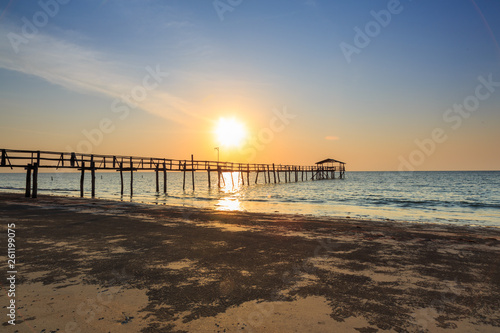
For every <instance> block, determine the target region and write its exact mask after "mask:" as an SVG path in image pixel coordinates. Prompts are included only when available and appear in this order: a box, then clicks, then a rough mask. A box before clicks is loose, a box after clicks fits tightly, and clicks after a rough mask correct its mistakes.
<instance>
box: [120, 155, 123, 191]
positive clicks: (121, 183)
mask: <svg viewBox="0 0 500 333" xmlns="http://www.w3.org/2000/svg"><path fill="white" fill-rule="evenodd" d="M120 194H121V195H122V196H123V162H122V163H120Z"/></svg>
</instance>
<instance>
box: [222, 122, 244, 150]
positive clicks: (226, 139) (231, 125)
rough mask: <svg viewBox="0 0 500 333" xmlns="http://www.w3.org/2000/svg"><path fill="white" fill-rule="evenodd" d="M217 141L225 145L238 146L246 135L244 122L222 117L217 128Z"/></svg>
mask: <svg viewBox="0 0 500 333" xmlns="http://www.w3.org/2000/svg"><path fill="white" fill-rule="evenodd" d="M215 134H216V135H217V141H218V142H219V144H220V145H222V146H225V147H238V146H240V145H241V144H242V142H243V139H244V138H245V136H246V130H245V127H244V126H243V124H241V123H240V122H238V121H237V120H235V119H233V118H230V119H227V118H220V119H219V122H218V123H217V127H216V129H215Z"/></svg>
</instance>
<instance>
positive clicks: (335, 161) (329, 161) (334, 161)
mask: <svg viewBox="0 0 500 333" xmlns="http://www.w3.org/2000/svg"><path fill="white" fill-rule="evenodd" d="M325 163H340V164H345V163H344V162H341V161H337V160H334V159H333V158H327V159H325V160H322V161H319V162H316V164H325Z"/></svg>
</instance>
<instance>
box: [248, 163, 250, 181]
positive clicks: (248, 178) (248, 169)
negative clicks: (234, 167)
mask: <svg viewBox="0 0 500 333" xmlns="http://www.w3.org/2000/svg"><path fill="white" fill-rule="evenodd" d="M247 185H250V165H249V164H247Z"/></svg>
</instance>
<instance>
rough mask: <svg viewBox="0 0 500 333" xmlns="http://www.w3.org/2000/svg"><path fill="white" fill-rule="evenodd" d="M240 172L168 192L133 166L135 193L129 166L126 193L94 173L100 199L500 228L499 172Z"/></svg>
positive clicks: (172, 177)
mask: <svg viewBox="0 0 500 333" xmlns="http://www.w3.org/2000/svg"><path fill="white" fill-rule="evenodd" d="M241 176H242V175H240V174H239V173H237V172H234V173H225V174H224V175H223V179H222V181H221V189H220V190H219V189H218V186H217V177H216V173H212V176H211V188H209V187H208V177H207V173H206V172H197V173H195V190H194V191H193V188H192V178H191V174H190V173H188V174H186V178H185V189H184V190H183V181H184V180H183V174H182V173H181V172H169V173H168V174H167V194H164V193H163V178H162V174H161V173H160V181H159V183H160V193H157V192H156V177H155V173H154V172H135V173H134V176H133V184H134V185H133V186H134V188H133V195H132V196H131V195H130V173H124V194H123V195H121V193H120V175H119V174H118V173H116V172H113V173H111V172H102V173H99V172H97V173H96V198H102V199H111V200H118V201H126V202H137V203H144V204H152V205H172V206H188V207H197V208H211V209H216V210H226V211H248V212H264V213H287V214H303V215H311V216H329V217H341V218H346V217H348V218H353V219H354V218H355V219H366V220H377V221H406V222H413V223H441V224H455V225H479V226H491V227H500V171H451V172H450V171H415V172H346V175H345V178H344V179H338V178H337V179H328V180H314V181H311V180H306V181H301V179H302V177H301V176H302V175H301V174H299V176H298V179H299V182H295V176H292V182H288V183H284V182H283V181H284V179H283V175H282V176H281V183H279V184H274V178H273V176H272V174H271V183H265V182H264V176H263V174H262V173H261V174H260V175H259V179H258V181H257V184H255V178H256V175H255V174H250V185H247V177H246V175H245V176H244V182H245V185H243V184H242V179H241V178H242V177H241ZM25 182H26V175H25V174H24V173H1V174H0V191H1V192H16V193H24V191H25V189H24V186H25ZM90 182H91V180H90V174H86V178H85V186H84V187H85V197H90V195H91V193H90V190H91V183H90ZM38 184H39V185H38V193H39V194H45V195H59V196H70V197H78V196H80V174H78V173H64V172H61V173H40V174H39V175H38Z"/></svg>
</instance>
